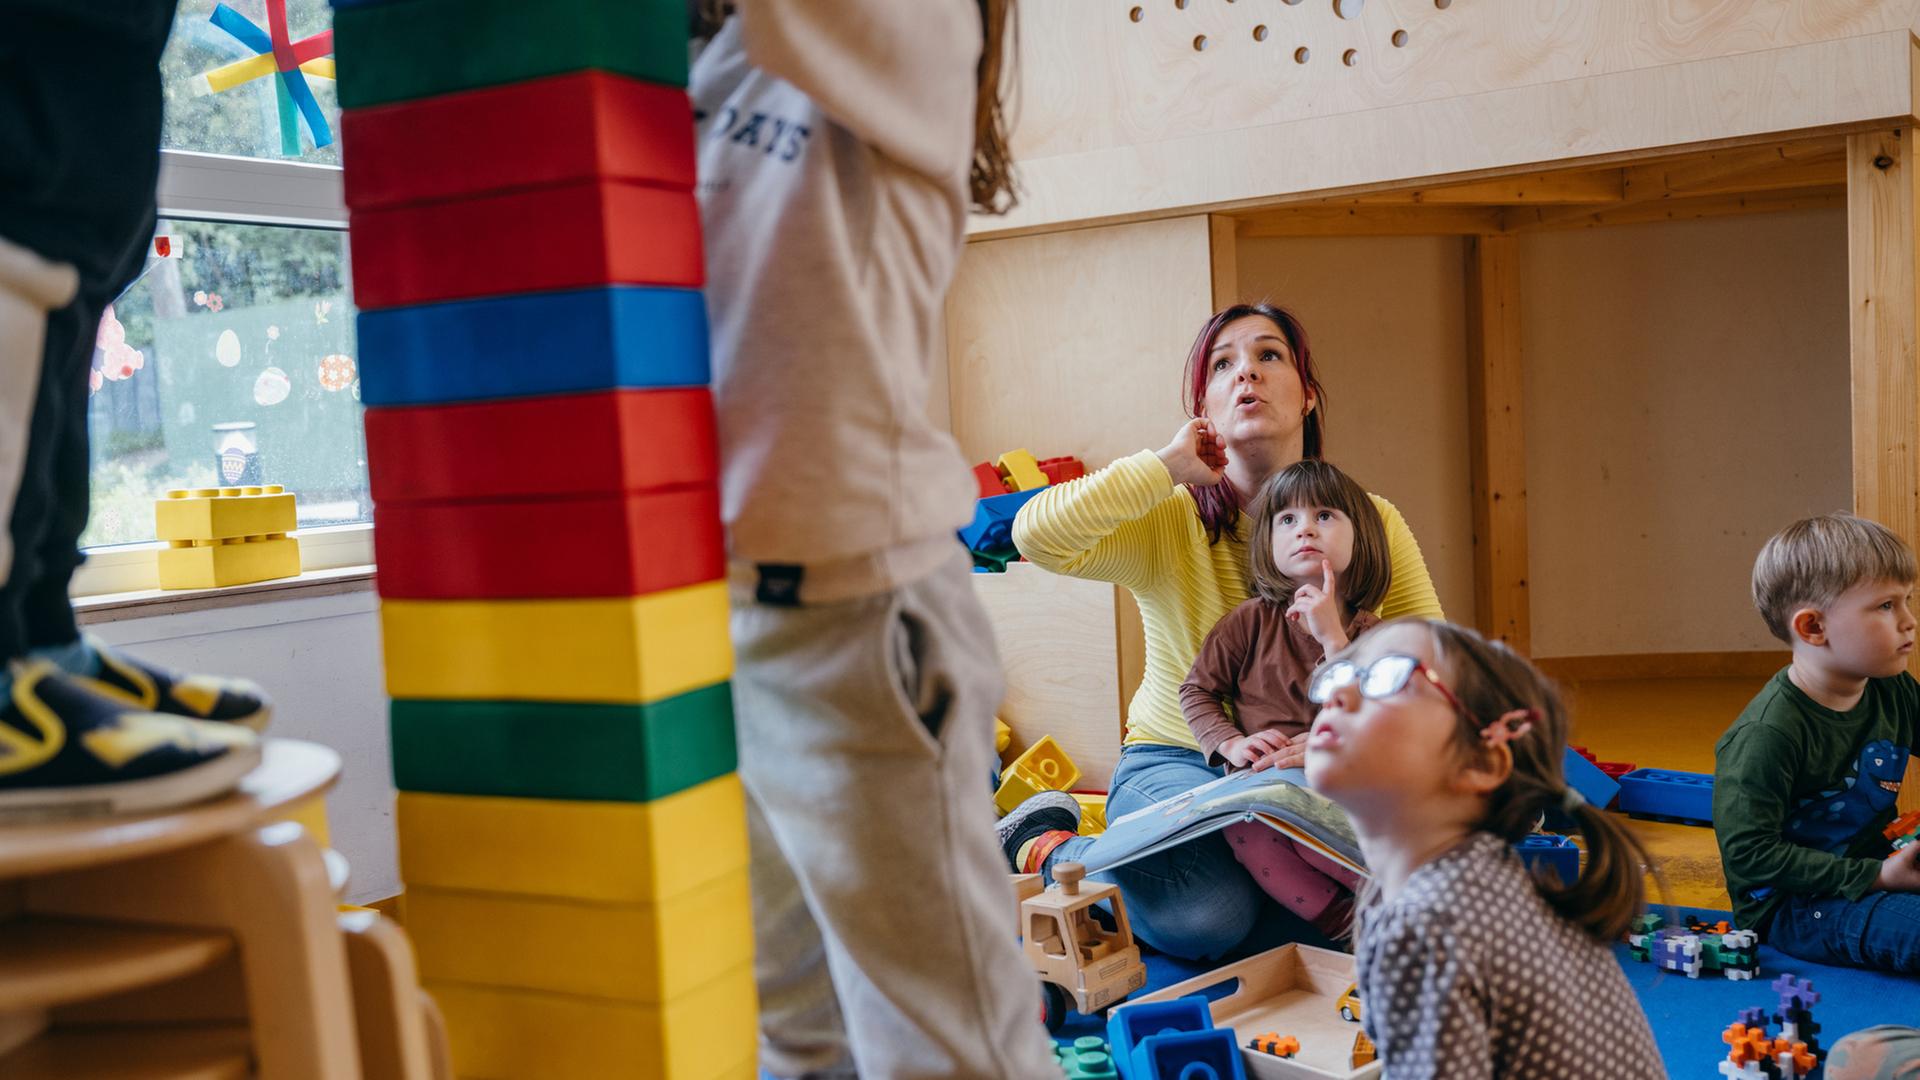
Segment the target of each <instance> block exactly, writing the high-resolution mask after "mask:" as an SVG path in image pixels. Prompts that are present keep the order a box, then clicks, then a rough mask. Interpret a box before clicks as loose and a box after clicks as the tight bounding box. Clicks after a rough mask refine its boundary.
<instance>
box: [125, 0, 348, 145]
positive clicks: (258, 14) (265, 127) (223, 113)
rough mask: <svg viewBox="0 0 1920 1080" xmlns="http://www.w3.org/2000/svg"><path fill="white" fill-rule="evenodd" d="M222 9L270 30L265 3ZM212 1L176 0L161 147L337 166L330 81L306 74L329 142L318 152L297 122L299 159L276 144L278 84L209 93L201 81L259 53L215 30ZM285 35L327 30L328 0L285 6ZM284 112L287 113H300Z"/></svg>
mask: <svg viewBox="0 0 1920 1080" xmlns="http://www.w3.org/2000/svg"><path fill="white" fill-rule="evenodd" d="M225 3H226V6H227V7H229V8H232V9H233V10H234V11H235V12H237V13H239V14H240V15H241V16H243V17H245V18H246V19H247V20H249V21H251V22H252V23H253V25H254V26H256V27H258V28H259V29H260V30H262V31H265V30H266V29H267V25H268V24H267V5H266V0H225ZM218 6H219V4H218V2H217V0H180V7H179V10H178V12H177V13H176V14H175V15H174V19H173V36H172V37H171V38H169V39H168V41H167V51H166V52H165V53H164V54H163V55H162V56H161V57H160V79H161V87H162V88H163V92H164V93H165V94H166V127H165V129H164V131H163V133H162V135H161V139H160V145H162V146H164V147H167V148H168V149H172V150H196V151H200V152H202V153H209V154H229V155H232V156H234V157H254V158H280V157H293V156H297V157H298V158H299V159H300V160H301V161H305V162H308V163H310V164H316V165H338V164H340V144H339V141H338V139H339V134H340V107H339V104H338V100H337V98H336V96H335V94H334V85H333V80H332V79H326V78H321V77H319V76H317V75H307V76H305V82H306V84H307V86H308V87H309V88H311V90H312V91H313V96H314V99H315V101H317V102H318V103H319V106H320V109H321V112H322V113H323V114H324V115H325V117H326V121H327V127H328V129H329V130H330V131H331V132H332V133H333V136H334V140H335V141H334V142H333V143H332V144H331V145H328V146H322V147H315V146H314V145H313V135H312V132H310V131H309V130H308V126H307V121H306V120H304V119H299V120H297V121H296V123H297V126H298V129H299V130H298V139H299V146H300V149H301V153H300V154H298V155H289V154H285V153H283V152H282V151H283V147H282V145H281V134H280V124H281V104H280V91H279V89H278V87H277V86H276V85H275V84H276V83H278V82H279V79H278V78H277V77H275V76H272V75H269V76H266V77H263V78H256V79H252V80H250V81H248V82H245V83H242V84H240V85H238V86H234V87H232V88H230V89H225V90H221V91H219V92H217V93H215V92H209V91H208V89H207V86H206V82H205V80H204V79H203V78H201V76H203V75H205V74H206V73H208V72H210V71H214V70H216V69H218V68H220V67H222V66H224V65H227V64H231V63H234V62H235V61H239V60H246V59H248V58H249V57H252V56H256V55H258V54H259V50H257V49H253V48H250V47H248V46H247V45H245V44H243V43H242V42H241V41H240V39H239V38H236V37H235V36H234V35H232V34H231V33H228V32H227V31H226V30H224V29H222V28H221V27H220V26H217V25H215V23H214V22H213V21H212V15H213V11H214V9H215V8H216V7H218ZM286 12H287V36H288V38H289V40H291V41H294V42H298V41H300V40H302V39H304V38H307V37H311V36H312V35H314V34H317V33H320V32H321V31H324V30H329V29H332V27H333V13H332V10H331V9H330V8H329V7H328V6H327V0H286ZM289 108H290V110H291V111H292V112H297V111H298V110H297V109H294V108H292V107H291V103H289Z"/></svg>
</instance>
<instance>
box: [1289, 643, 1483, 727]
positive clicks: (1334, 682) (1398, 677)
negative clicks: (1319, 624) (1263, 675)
mask: <svg viewBox="0 0 1920 1080" xmlns="http://www.w3.org/2000/svg"><path fill="white" fill-rule="evenodd" d="M1415 672H1418V673H1420V674H1421V675H1424V676H1426V680H1427V682H1429V683H1431V684H1432V685H1433V688H1434V689H1435V690H1438V691H1440V696H1441V697H1444V698H1446V699H1447V704H1449V705H1452V706H1453V708H1454V711H1455V712H1458V713H1461V714H1462V715H1471V714H1470V713H1468V712H1467V710H1466V707H1465V706H1464V705H1461V704H1460V699H1459V698H1457V697H1455V696H1453V691H1452V690H1449V689H1447V684H1446V683H1444V682H1441V681H1440V676H1439V675H1438V674H1436V673H1435V672H1434V670H1433V669H1432V668H1430V667H1428V666H1427V665H1426V662H1425V661H1423V660H1421V659H1420V658H1419V657H1417V656H1408V655H1406V654H1405V653H1389V654H1388V655H1386V656H1382V657H1380V658H1378V659H1376V660H1375V661H1374V662H1373V663H1371V664H1368V665H1367V666H1366V667H1361V666H1360V665H1358V664H1356V663H1354V662H1353V661H1351V660H1335V661H1334V662H1333V663H1331V664H1328V665H1327V666H1325V667H1323V668H1321V669H1320V670H1319V671H1317V672H1315V673H1314V676H1313V681H1312V682H1310V683H1308V684H1307V700H1308V701H1311V702H1313V703H1314V704H1315V705H1325V704H1326V703H1327V702H1329V701H1332V700H1333V695H1334V694H1336V693H1338V692H1339V691H1341V690H1343V689H1345V688H1346V687H1349V686H1352V685H1354V684H1355V683H1358V684H1359V685H1360V696H1361V697H1365V698H1372V699H1373V700H1375V701H1378V700H1380V699H1381V698H1385V697H1392V696H1393V695H1395V694H1397V693H1399V692H1400V691H1401V690H1403V689H1405V688H1406V685H1407V680H1408V679H1411V678H1413V676H1414V673H1415Z"/></svg>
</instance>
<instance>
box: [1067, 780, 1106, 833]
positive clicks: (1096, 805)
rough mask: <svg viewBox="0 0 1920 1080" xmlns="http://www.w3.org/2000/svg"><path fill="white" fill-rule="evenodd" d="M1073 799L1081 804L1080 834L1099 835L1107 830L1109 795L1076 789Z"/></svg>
mask: <svg viewBox="0 0 1920 1080" xmlns="http://www.w3.org/2000/svg"><path fill="white" fill-rule="evenodd" d="M1073 801H1074V802H1077V803H1079V804H1080V835H1081V836H1099V835H1100V834H1101V833H1103V832H1106V831H1107V797H1106V796H1105V795H1098V794H1092V795H1090V794H1086V793H1084V792H1079V791H1076V792H1074V793H1073Z"/></svg>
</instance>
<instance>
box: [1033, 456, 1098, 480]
mask: <svg viewBox="0 0 1920 1080" xmlns="http://www.w3.org/2000/svg"><path fill="white" fill-rule="evenodd" d="M1040 471H1041V472H1043V473H1045V474H1046V475H1047V483H1049V484H1064V483H1066V482H1067V481H1069V480H1078V479H1080V478H1081V477H1083V476H1085V475H1087V466H1086V463H1085V462H1083V461H1081V460H1080V459H1079V458H1077V457H1055V458H1044V459H1042V460H1041V462H1040Z"/></svg>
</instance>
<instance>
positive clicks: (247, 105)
mask: <svg viewBox="0 0 1920 1080" xmlns="http://www.w3.org/2000/svg"><path fill="white" fill-rule="evenodd" d="M226 3H227V5H228V6H229V7H231V8H232V9H233V10H234V11H235V12H237V13H238V14H239V15H241V16H244V17H245V18H246V19H247V20H249V21H251V22H252V23H253V25H254V26H255V27H258V28H259V29H260V30H261V31H265V30H266V29H267V27H268V22H267V11H266V0H226ZM285 3H286V12H287V18H288V23H289V26H288V31H289V36H290V38H291V39H292V40H293V41H295V42H298V41H300V40H301V39H303V38H306V37H309V36H311V35H313V34H315V33H317V32H320V31H323V30H326V29H328V28H329V27H331V25H332V15H331V11H330V9H329V8H328V6H327V3H326V0H285ZM215 7H216V2H215V0H181V2H180V6H179V9H178V13H177V15H176V17H175V20H174V28H173V35H172V37H171V39H170V40H169V41H168V44H167V50H166V53H165V55H163V56H162V58H161V64H160V67H161V77H162V87H163V93H164V94H165V102H166V119H165V127H164V132H163V135H162V140H161V142H162V150H161V167H160V184H159V199H158V201H159V207H160V214H161V220H160V223H159V226H158V230H157V232H158V235H159V236H161V237H164V238H166V241H167V245H166V246H167V248H168V253H167V255H166V256H165V257H158V256H156V257H152V258H149V260H148V262H147V265H146V267H145V269H144V271H143V272H142V274H141V276H140V277H139V279H138V280H137V281H135V282H134V284H133V285H132V287H130V288H129V289H128V290H127V291H126V293H125V294H123V295H122V296H121V297H120V298H119V299H118V300H117V301H116V302H115V303H114V305H113V308H112V315H111V317H110V318H108V319H104V320H102V323H101V327H100V332H99V337H98V339H97V341H96V344H95V349H94V354H93V374H92V394H91V398H90V400H89V406H88V410H89V411H88V422H89V425H90V427H91V434H92V459H93V460H92V481H93V491H92V508H91V509H92V516H91V519H90V521H89V523H88V527H87V531H86V533H85V535H84V536H83V537H82V540H81V542H82V544H83V546H85V547H87V548H88V549H89V559H88V562H87V565H85V566H83V567H81V569H80V571H79V573H77V574H76V575H75V578H74V583H73V590H72V591H73V592H74V594H75V595H78V596H85V595H96V594H101V593H113V592H122V591H126V590H130V589H143V588H151V587H152V584H153V582H152V563H153V555H152V552H151V550H150V549H151V546H152V544H151V541H152V539H153V503H154V500H155V499H158V498H160V497H162V496H163V495H164V494H165V492H166V491H167V490H168V489H169V488H175V487H209V486H215V485H219V486H231V483H233V482H246V481H254V482H260V483H270V484H284V485H285V486H286V487H287V489H288V490H289V491H292V492H294V493H295V494H296V495H297V496H298V500H299V502H298V505H299V523H300V529H301V533H300V535H301V555H302V562H303V564H304V565H305V566H306V568H307V569H309V570H319V569H328V568H334V567H347V566H360V565H365V564H367V563H370V562H372V543H371V529H370V528H369V526H368V525H367V524H366V523H367V522H368V521H369V520H370V518H371V510H372V507H371V505H370V502H369V499H368V494H367V473H366V453H365V450H364V448H363V435H362V425H361V409H360V403H359V395H358V390H359V386H358V356H357V351H356V349H355V341H354V335H353V320H354V309H353V305H352V288H351V283H350V277H349V269H348V258H347V252H348V248H347V234H346V224H347V213H346V208H345V206H344V205H343V204H342V201H341V183H340V170H339V167H338V161H339V153H338V147H337V146H326V147H320V148H317V149H316V148H315V147H314V146H313V139H312V134H311V130H310V128H309V126H308V122H307V121H306V119H304V118H302V119H299V120H298V122H297V128H298V130H297V133H296V134H297V138H298V140H299V148H300V150H301V153H300V154H298V155H297V157H298V160H288V157H289V155H286V154H285V153H283V151H284V149H285V148H284V147H283V145H282V133H281V121H280V111H279V110H280V107H281V106H280V93H279V91H278V90H277V89H276V87H275V83H276V81H277V80H276V78H275V77H273V76H268V77H265V78H260V79H255V80H253V81H251V82H247V83H243V84H240V85H237V86H234V87H232V88H231V89H227V90H223V91H221V92H218V93H208V92H207V91H206V86H205V80H204V79H201V78H200V76H202V75H204V74H206V73H207V72H209V71H213V70H215V69H218V68H220V67H221V66H223V65H225V64H229V63H232V62H234V61H237V60H245V59H246V58H248V57H250V56H253V55H256V54H257V53H258V51H259V50H257V49H254V48H251V47H249V46H248V45H246V44H245V43H243V42H241V41H240V40H239V39H237V38H235V37H234V36H233V35H232V34H230V33H229V32H228V31H227V30H225V29H223V28H222V27H221V26H219V25H216V24H215V23H214V22H212V21H211V20H210V16H211V14H212V12H213V11H214V9H215ZM236 25H237V24H236ZM306 83H307V85H308V86H309V87H311V89H312V90H313V93H314V97H315V99H316V101H317V102H318V104H319V106H320V108H321V110H322V113H323V115H324V117H325V120H326V122H327V125H328V127H329V128H330V129H331V131H332V132H333V133H334V135H335V137H336V138H337V136H338V133H339V111H338V108H337V107H336V104H335V102H336V98H335V95H334V91H333V84H332V81H331V80H329V79H325V78H321V77H319V76H318V75H312V74H310V75H308V76H307V78H306ZM296 111H297V110H296ZM223 469H226V470H233V471H231V472H223ZM230 478H237V480H236V479H230ZM125 545H133V546H125Z"/></svg>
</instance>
